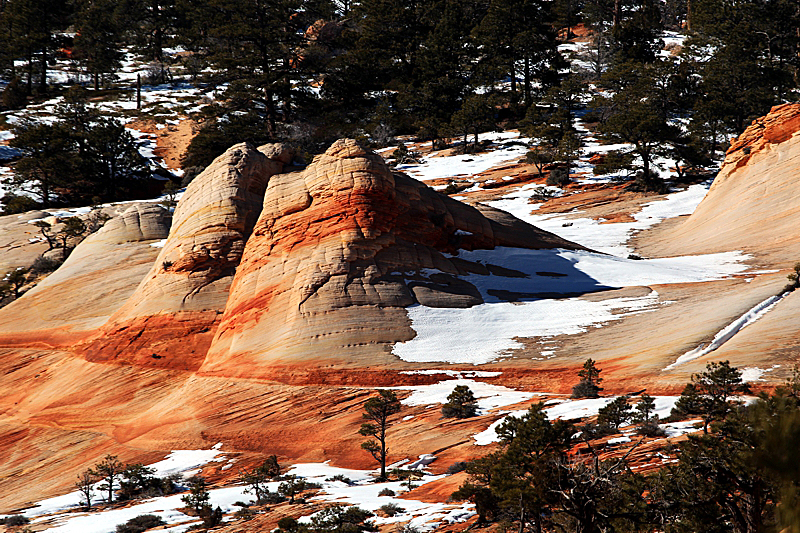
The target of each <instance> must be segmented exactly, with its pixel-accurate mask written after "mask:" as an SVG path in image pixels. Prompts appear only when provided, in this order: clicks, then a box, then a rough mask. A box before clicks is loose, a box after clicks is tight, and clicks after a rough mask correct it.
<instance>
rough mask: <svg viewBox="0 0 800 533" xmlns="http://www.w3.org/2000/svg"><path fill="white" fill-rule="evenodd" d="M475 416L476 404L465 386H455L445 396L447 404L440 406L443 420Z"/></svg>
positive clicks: (476, 411) (472, 395)
mask: <svg viewBox="0 0 800 533" xmlns="http://www.w3.org/2000/svg"><path fill="white" fill-rule="evenodd" d="M477 414H478V402H477V400H475V395H474V394H473V393H472V391H471V390H470V388H469V387H467V386H466V385H456V387H455V388H454V389H453V392H451V393H450V394H449V395H448V396H447V403H445V404H444V405H443V406H442V416H444V417H445V418H470V417H473V416H475V415H477Z"/></svg>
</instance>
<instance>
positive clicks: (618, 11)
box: [612, 0, 622, 30]
mask: <svg viewBox="0 0 800 533" xmlns="http://www.w3.org/2000/svg"><path fill="white" fill-rule="evenodd" d="M620 22H622V5H621V0H614V19H613V21H612V25H613V26H614V29H615V30H616V29H617V27H618V26H619V23H620Z"/></svg>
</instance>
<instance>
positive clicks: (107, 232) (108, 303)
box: [0, 204, 171, 344]
mask: <svg viewBox="0 0 800 533" xmlns="http://www.w3.org/2000/svg"><path fill="white" fill-rule="evenodd" d="M170 219H171V217H170V215H169V212H167V210H166V209H164V208H163V207H161V206H158V205H147V204H135V205H133V206H131V207H129V208H127V210H126V211H124V212H123V213H122V214H121V215H119V216H117V217H115V218H112V219H111V220H109V221H108V222H107V223H106V224H105V225H104V226H103V227H102V228H100V230H98V231H97V232H96V233H94V234H92V235H90V236H89V237H87V238H86V239H85V240H84V241H83V242H81V243H80V244H79V245H78V246H77V247H76V248H75V250H74V251H73V252H72V254H71V255H70V256H69V258H68V259H67V260H66V261H65V262H64V264H63V265H61V267H60V268H59V269H58V270H57V271H55V272H53V273H52V274H50V275H49V276H47V277H46V278H45V279H44V280H42V281H41V282H39V284H38V285H37V286H36V287H34V288H33V289H31V290H30V291H28V292H27V293H26V294H25V295H24V296H23V297H22V298H20V299H19V300H17V301H15V302H12V303H11V304H9V305H8V306H6V307H5V308H3V309H2V312H1V313H0V332H1V333H0V344H3V343H13V344H17V343H19V342H25V339H36V340H37V342H38V343H42V342H45V341H47V342H50V341H49V339H50V338H51V337H52V336H53V335H55V336H56V337H58V336H61V335H64V334H67V333H69V332H75V331H87V330H91V329H94V328H97V327H98V326H101V325H102V324H103V323H105V322H106V320H108V318H109V317H110V316H111V314H112V313H113V312H114V311H116V310H117V309H119V307H120V306H121V305H123V304H124V303H125V301H126V300H127V299H128V298H129V297H130V296H131V294H132V293H133V291H134V289H135V288H136V285H137V284H138V282H139V281H140V280H141V279H142V277H143V276H144V275H145V273H146V272H147V270H148V269H149V268H150V267H151V265H152V264H153V260H154V259H155V256H156V254H157V253H158V251H157V248H153V247H152V246H151V244H152V243H153V242H154V241H158V240H160V239H164V238H166V237H167V235H168V233H169V226H170ZM48 331H49V333H48Z"/></svg>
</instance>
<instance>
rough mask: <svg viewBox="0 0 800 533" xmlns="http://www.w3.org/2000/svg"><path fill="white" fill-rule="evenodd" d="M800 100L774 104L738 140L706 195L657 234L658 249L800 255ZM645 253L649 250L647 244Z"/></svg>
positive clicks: (785, 262) (772, 257) (779, 260)
mask: <svg viewBox="0 0 800 533" xmlns="http://www.w3.org/2000/svg"><path fill="white" fill-rule="evenodd" d="M798 132H800V104H797V103H794V104H784V105H780V106H775V107H773V108H772V110H771V111H770V113H769V114H768V115H766V116H765V117H761V118H759V119H757V120H755V121H753V123H752V124H751V125H750V126H749V127H748V128H747V129H746V130H745V131H744V133H742V135H740V136H739V138H738V139H736V140H735V141H734V142H733V143H732V144H731V147H730V149H729V150H728V153H727V154H726V157H725V162H724V163H723V165H722V168H721V169H720V172H719V174H718V175H717V177H716V178H715V179H714V183H713V185H712V186H711V189H710V190H709V192H708V194H707V195H706V197H705V198H704V199H703V201H702V202H701V203H700V205H699V206H698V207H697V209H696V210H695V211H694V213H693V214H692V215H691V216H690V217H689V218H688V219H686V221H685V222H683V223H681V224H680V225H677V226H676V227H675V228H673V229H672V230H671V231H668V232H666V234H665V235H664V236H662V237H660V238H659V239H658V242H657V245H658V246H657V250H656V251H657V253H659V254H661V255H688V254H699V253H710V252H725V251H730V250H743V251H745V252H748V253H751V254H753V255H755V256H757V257H758V258H759V261H760V262H762V263H766V264H770V265H775V266H790V265H793V264H794V263H795V262H796V261H797V260H798V258H800V235H798V232H797V225H798V221H799V220H800V218H798V217H800V195H798V194H797V186H798V172H800V135H798ZM643 252H644V253H645V254H647V253H649V252H650V251H649V250H648V249H647V248H644V249H643Z"/></svg>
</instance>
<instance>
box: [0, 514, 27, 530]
mask: <svg viewBox="0 0 800 533" xmlns="http://www.w3.org/2000/svg"><path fill="white" fill-rule="evenodd" d="M28 523H30V519H29V518H28V517H27V516H25V515H21V514H14V515H11V516H6V517H5V518H0V525H3V526H8V527H17V526H24V525H25V524H28Z"/></svg>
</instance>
